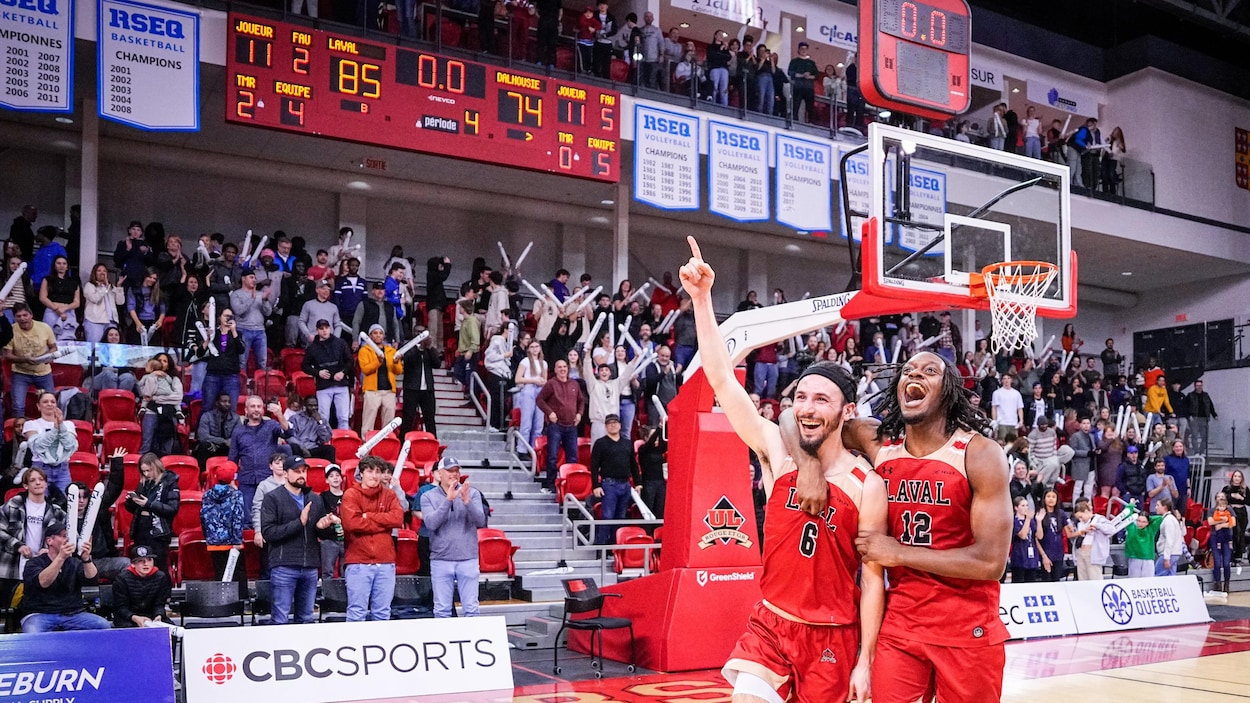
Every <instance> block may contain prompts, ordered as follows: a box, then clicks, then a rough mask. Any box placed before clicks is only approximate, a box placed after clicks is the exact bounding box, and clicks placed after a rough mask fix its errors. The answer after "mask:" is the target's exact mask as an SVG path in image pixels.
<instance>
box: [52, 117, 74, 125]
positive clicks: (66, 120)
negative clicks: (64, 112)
mask: <svg viewBox="0 0 1250 703" xmlns="http://www.w3.org/2000/svg"><path fill="white" fill-rule="evenodd" d="M56 121H57V122H59V123H61V124H74V120H73V118H71V117H58V118H56Z"/></svg>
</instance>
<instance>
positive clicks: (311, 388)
mask: <svg viewBox="0 0 1250 703" xmlns="http://www.w3.org/2000/svg"><path fill="white" fill-rule="evenodd" d="M291 383H293V384H295V392H296V393H299V397H301V398H307V397H308V396H310V395H317V379H315V378H313V377H312V376H309V375H308V374H306V373H304V372H303V371H297V372H295V373H293V374H291ZM326 410H329V408H326Z"/></svg>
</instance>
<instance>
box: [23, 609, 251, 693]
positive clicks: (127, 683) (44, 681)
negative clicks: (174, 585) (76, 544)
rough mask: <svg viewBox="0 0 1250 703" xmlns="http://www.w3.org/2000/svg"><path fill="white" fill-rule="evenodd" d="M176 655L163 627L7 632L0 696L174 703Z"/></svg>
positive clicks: (167, 631)
mask: <svg viewBox="0 0 1250 703" xmlns="http://www.w3.org/2000/svg"><path fill="white" fill-rule="evenodd" d="M249 629H250V628H249ZM170 654H171V650H170V639H169V630H168V629H166V628H163V627H160V628H134V629H130V628H126V629H119V630H85V631H76V632H48V633H44V634H38V635H5V636H4V637H0V700H4V701H22V702H23V703H25V702H26V701H63V702H65V703H71V702H72V703H134V701H136V700H140V699H141V700H143V701H145V702H151V703H174V667H173V657H172V656H170Z"/></svg>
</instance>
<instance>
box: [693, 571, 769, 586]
mask: <svg viewBox="0 0 1250 703" xmlns="http://www.w3.org/2000/svg"><path fill="white" fill-rule="evenodd" d="M694 580H695V583H697V584H699V586H706V585H708V583H709V582H711V583H721V582H724V581H754V580H755V572H754V571H734V572H731V573H728V574H714V573H711V572H708V571H704V570H703V569H700V570H699V571H697V572H695V575H694Z"/></svg>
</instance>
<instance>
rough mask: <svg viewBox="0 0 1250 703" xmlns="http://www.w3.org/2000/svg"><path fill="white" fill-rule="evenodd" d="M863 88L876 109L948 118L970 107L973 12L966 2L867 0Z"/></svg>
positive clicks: (862, 37) (863, 11)
mask: <svg viewBox="0 0 1250 703" xmlns="http://www.w3.org/2000/svg"><path fill="white" fill-rule="evenodd" d="M859 22H860V27H859V30H860V31H859V42H860V45H859V56H860V59H861V64H860V65H861V66H863V65H865V64H864V62H871V64H872V75H871V80H866V79H867V78H868V76H867V75H865V73H866V72H865V73H861V76H862V77H861V79H860V90H861V91H862V92H863V94H864V97H865V98H866V99H867V100H868V102H870V103H872V104H873V105H876V106H878V107H894V108H896V109H898V110H902V111H904V112H909V113H912V114H916V115H922V116H925V117H933V118H937V119H946V118H947V117H950V116H952V115H958V114H960V113H961V112H964V111H965V110H967V109H968V105H969V103H970V101H971V91H970V84H969V82H968V80H969V76H968V69H969V62H968V54H969V50H970V48H971V45H972V12H971V10H970V9H969V7H968V3H967V1H966V0H927V1H926V2H919V1H917V0H865V1H864V2H861V3H860V16H859Z"/></svg>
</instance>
